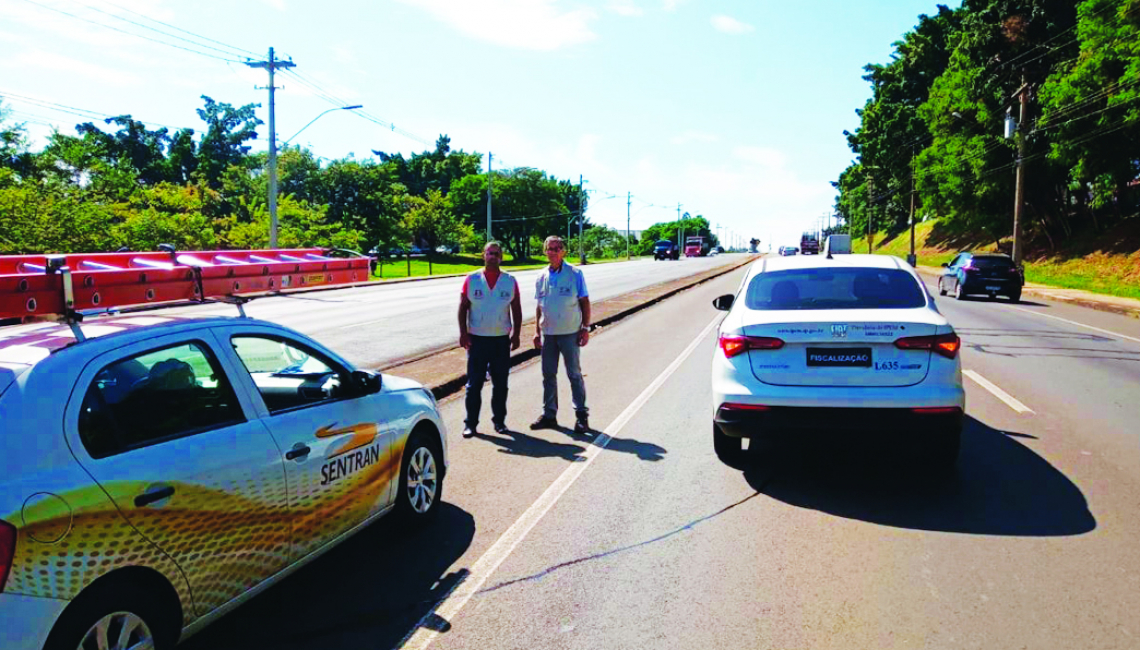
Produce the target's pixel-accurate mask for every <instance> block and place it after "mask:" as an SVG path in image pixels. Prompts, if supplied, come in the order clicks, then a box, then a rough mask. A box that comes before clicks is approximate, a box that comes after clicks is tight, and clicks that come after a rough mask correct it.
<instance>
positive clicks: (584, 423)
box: [574, 415, 590, 433]
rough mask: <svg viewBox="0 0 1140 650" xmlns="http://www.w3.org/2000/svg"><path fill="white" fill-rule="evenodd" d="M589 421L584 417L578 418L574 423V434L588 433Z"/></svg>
mask: <svg viewBox="0 0 1140 650" xmlns="http://www.w3.org/2000/svg"><path fill="white" fill-rule="evenodd" d="M589 432H590V420H589V419H587V418H586V416H585V415H580V416H578V421H577V422H575V423H574V433H589Z"/></svg>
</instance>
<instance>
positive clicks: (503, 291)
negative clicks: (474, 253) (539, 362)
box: [459, 241, 522, 438]
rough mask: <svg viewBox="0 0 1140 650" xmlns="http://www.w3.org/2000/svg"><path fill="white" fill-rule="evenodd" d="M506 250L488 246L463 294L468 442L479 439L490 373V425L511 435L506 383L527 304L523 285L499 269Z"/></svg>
mask: <svg viewBox="0 0 1140 650" xmlns="http://www.w3.org/2000/svg"><path fill="white" fill-rule="evenodd" d="M502 261H503V247H502V246H501V245H499V242H495V241H491V242H487V245H486V246H484V247H483V268H482V269H480V270H478V271H475V272H474V273H471V274H469V275H468V276H467V278H466V279H464V281H463V289H462V291H461V292H460V294H459V345H460V346H462V347H463V349H465V350H467V402H466V405H467V417H466V419H465V421H464V427H463V437H464V438H470V437H472V436H474V435H476V434H477V433H478V430H477V429H478V426H479V410H480V408H481V407H482V406H483V383H484V382H485V381H486V379H487V369H488V368H490V371H491V424H493V425H494V427H495V431H496V432H498V433H504V432H506V431H507V377H508V375H509V374H510V370H511V350H517V349H519V343H520V337H521V336H522V301H521V299H520V298H519V287H518V282H516V281H515V279H514V278H513V277H511V275H510V274H508V273H504V272H502V271H501V270H500V269H499V265H500V264H501V263H502Z"/></svg>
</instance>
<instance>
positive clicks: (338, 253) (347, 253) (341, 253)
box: [325, 248, 379, 273]
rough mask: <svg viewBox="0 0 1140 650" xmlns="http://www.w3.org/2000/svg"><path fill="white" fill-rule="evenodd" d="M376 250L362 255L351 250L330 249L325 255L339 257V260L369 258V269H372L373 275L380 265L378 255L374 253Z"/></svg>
mask: <svg viewBox="0 0 1140 650" xmlns="http://www.w3.org/2000/svg"><path fill="white" fill-rule="evenodd" d="M375 250H376V249H372V250H371V251H368V253H367V254H365V253H361V252H360V251H354V250H352V249H351V248H330V249H328V250H326V251H325V255H328V256H329V257H338V258H340V257H367V258H368V268H369V269H371V271H372V272H373V273H375V272H376V265H377V264H378V263H379V260H377V259H376V253H375V252H373V251H375Z"/></svg>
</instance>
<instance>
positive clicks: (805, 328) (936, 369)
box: [712, 255, 966, 469]
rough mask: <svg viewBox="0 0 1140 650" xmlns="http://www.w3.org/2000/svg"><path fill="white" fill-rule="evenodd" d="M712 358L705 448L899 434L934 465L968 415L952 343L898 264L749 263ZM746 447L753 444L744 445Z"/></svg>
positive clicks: (946, 461)
mask: <svg viewBox="0 0 1140 650" xmlns="http://www.w3.org/2000/svg"><path fill="white" fill-rule="evenodd" d="M713 305H714V306H715V307H716V308H717V309H721V310H725V311H728V314H727V315H726V316H725V318H724V320H723V321H722V322H721V324H720V330H719V332H718V341H719V343H718V346H717V350H716V352H714V355H713V364H712V392H713V404H712V406H713V446H714V449H715V451H716V453H717V455H718V456H719V457H720V458H721V459H722V460H723V461H725V462H727V463H729V464H735V463H737V462H739V460H740V458H741V455H742V451H743V445H742V439H744V438H750V439H753V440H756V439H761V440H763V441H764V442H769V441H772V440H775V439H778V438H780V437H781V436H794V435H798V434H804V433H806V432H808V430H813V431H819V430H824V431H831V430H842V431H850V432H852V433H857V434H858V433H862V434H863V435H868V436H873V435H874V434H876V433H878V432H883V431H887V430H902V431H905V432H907V433H908V434H910V435H911V436H912V437H913V438H914V439H916V440H917V441H918V442H919V444H920V445H921V446H922V447H924V448H925V449H926V450H927V451H928V453H929V456H930V457H931V458H932V459H933V460H934V462H935V463H937V464H938V465H939V466H940V467H942V468H946V469H948V468H950V467H952V466H953V465H954V463H955V462H956V459H957V457H958V448H959V441H960V438H961V430H962V418H963V414H964V413H965V408H966V397H965V392H964V391H963V389H962V365H961V359H960V358H959V356H958V350H959V348H960V347H961V341H960V340H959V338H958V335H957V334H955V333H954V328H953V327H951V326H950V323H949V322H948V321H947V320H946V318H945V317H943V316H942V314H940V313H939V312H938V309H937V308H936V307H935V305H934V299H933V297H932V296H931V295H930V294H929V292H928V291H927V290H926V288H925V285H923V283H922V281H921V280H920V279H919V277H918V275H917V274H916V273H915V271H914V269H913V268H911V267H910V266H908V265H907V264H906V263H904V262H903V261H902V260H900V259H898V258H897V257H891V256H885V255H843V256H838V257H835V258H834V259H827V258H825V257H819V256H813V257H802V256H795V257H768V258H764V259H761V260H758V261H757V262H755V263H753V264H752V266H751V267H749V269H748V273H747V275H746V276H745V278H744V281H743V282H742V283H741V285H740V289H739V290H738V291H737V293H736V295H731V294H729V295H724V296H720V297H719V298H717V299H716V300H714V301H713ZM750 446H752V445H750Z"/></svg>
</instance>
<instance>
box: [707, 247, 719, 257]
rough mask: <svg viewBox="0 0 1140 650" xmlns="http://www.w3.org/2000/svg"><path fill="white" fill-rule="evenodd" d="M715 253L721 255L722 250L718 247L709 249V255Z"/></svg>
mask: <svg viewBox="0 0 1140 650" xmlns="http://www.w3.org/2000/svg"><path fill="white" fill-rule="evenodd" d="M713 255H720V250H718V249H716V248H712V249H709V257H712V256H713Z"/></svg>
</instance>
